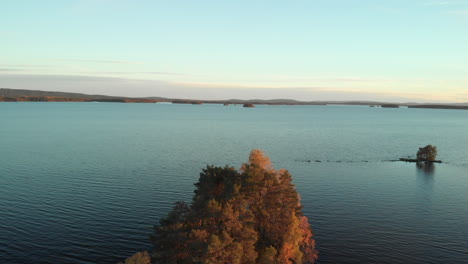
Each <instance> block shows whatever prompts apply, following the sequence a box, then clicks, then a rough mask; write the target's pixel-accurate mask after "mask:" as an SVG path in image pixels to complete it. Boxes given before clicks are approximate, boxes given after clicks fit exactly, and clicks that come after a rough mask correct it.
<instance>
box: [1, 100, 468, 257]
mask: <svg viewBox="0 0 468 264" xmlns="http://www.w3.org/2000/svg"><path fill="white" fill-rule="evenodd" d="M467 135H468V111H457V110H431V109H382V108H369V107H360V106H258V107H256V108H242V107H240V106H237V107H236V106H228V107H224V106H221V105H163V104H114V103H0V186H1V188H0V263H8V264H9V263H11V264H16V263H83V264H84V263H116V262H117V261H119V260H122V259H123V258H125V257H127V256H130V255H131V254H133V253H134V252H136V251H140V250H143V249H147V248H149V241H148V235H149V233H150V232H151V228H152V225H153V224H155V223H157V222H158V219H159V218H160V217H161V216H164V215H165V214H166V213H167V212H168V210H169V209H170V207H171V206H172V204H173V203H174V202H175V201H177V200H186V201H189V200H190V197H191V196H192V194H193V183H194V182H195V181H196V180H197V179H198V174H199V172H200V169H201V168H202V167H204V166H206V165H207V164H214V165H225V164H230V165H233V166H236V167H240V165H241V163H242V162H243V161H245V160H246V159H247V156H248V154H249V152H250V150H251V149H253V148H260V149H263V150H265V152H266V153H267V154H268V155H269V156H270V158H271V159H272V161H273V162H274V165H275V167H276V168H286V169H288V170H290V172H291V173H292V175H293V177H294V182H295V184H296V186H297V189H298V191H299V192H300V194H301V197H302V202H303V205H304V211H305V213H306V215H307V216H308V217H309V219H310V221H311V224H312V226H313V228H314V233H315V238H316V242H317V246H318V249H319V250H320V259H319V261H320V263H467V262H468V136H467ZM426 144H433V145H436V146H437V147H438V149H439V158H440V159H442V160H444V161H447V162H448V163H447V164H435V166H434V167H432V168H418V167H416V165H415V164H410V163H399V162H386V161H384V160H391V159H395V158H398V157H406V156H414V155H415V153H416V151H417V149H418V147H422V146H425V145H426ZM309 160H310V161H311V162H308V161H309ZM315 160H320V161H321V162H315Z"/></svg>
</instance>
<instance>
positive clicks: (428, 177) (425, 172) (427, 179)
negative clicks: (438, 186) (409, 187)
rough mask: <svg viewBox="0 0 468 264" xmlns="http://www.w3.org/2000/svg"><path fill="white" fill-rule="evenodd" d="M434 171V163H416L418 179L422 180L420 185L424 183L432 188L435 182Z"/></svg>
mask: <svg viewBox="0 0 468 264" xmlns="http://www.w3.org/2000/svg"><path fill="white" fill-rule="evenodd" d="M434 173H435V165H434V163H426V162H417V163H416V174H417V176H418V181H419V182H420V185H423V186H426V187H429V188H430V189H432V186H433V184H434Z"/></svg>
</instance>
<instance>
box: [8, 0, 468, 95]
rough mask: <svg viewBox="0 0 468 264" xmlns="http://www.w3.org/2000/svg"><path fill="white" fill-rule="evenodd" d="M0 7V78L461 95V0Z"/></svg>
mask: <svg viewBox="0 0 468 264" xmlns="http://www.w3.org/2000/svg"><path fill="white" fill-rule="evenodd" d="M0 10H1V11H2V12H1V13H2V15H1V16H0V39H1V41H0V51H1V52H0V87H8V88H25V89H43V90H61V91H73V92H85V93H100V94H111V95H127V96H169V97H182V98H208V99H215V98H216V99H221V98H226V99H227V98H253V97H256V98H277V97H281V98H293V99H299V100H357V99H363V100H388V101H453V102H468V0H458V1H457V0H454V1H450V0H448V1H430V0H428V1H424V0H411V1H408V0H406V1H405V0H386V1H383V0H382V1H381V0H302V1H299V0H298V1H294V0H291V1H284V0H283V1H274V0H270V1H255V0H250V1H241V0H238V1H219V0H218V1H204V0H199V1H194V0H192V1H188V0H187V1H178V0H171V1H156V0H153V1H143V0H140V1H135V0H134V1H131V0H74V1H72V0H41V1H36V0H31V1H27V0H4V1H1V2H0Z"/></svg>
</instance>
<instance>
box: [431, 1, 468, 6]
mask: <svg viewBox="0 0 468 264" xmlns="http://www.w3.org/2000/svg"><path fill="white" fill-rule="evenodd" d="M466 4H468V3H467V2H461V1H435V2H427V3H424V4H423V5H425V6H447V5H466Z"/></svg>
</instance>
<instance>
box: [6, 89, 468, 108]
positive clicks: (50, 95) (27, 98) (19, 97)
mask: <svg viewBox="0 0 468 264" xmlns="http://www.w3.org/2000/svg"><path fill="white" fill-rule="evenodd" d="M0 102H105V103H173V104H194V105H199V104H223V105H225V106H228V105H231V104H234V105H236V104H239V105H243V104H252V105H363V106H371V107H383V108H399V107H401V106H403V107H408V108H428V109H458V110H468V103H466V104H423V103H388V102H374V101H308V102H307V101H297V100H291V99H273V100H262V99H251V100H241V99H229V100H194V99H176V98H163V97H145V98H132V97H116V96H107V95H88V94H79V93H65V92H49V91H39V90H21V89H7V88H1V89H0Z"/></svg>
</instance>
